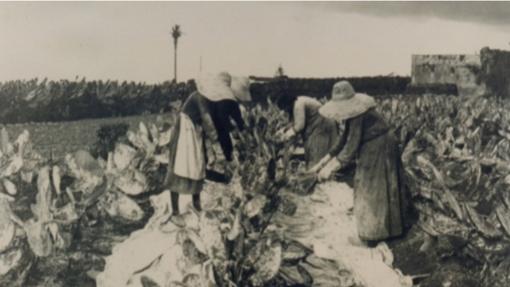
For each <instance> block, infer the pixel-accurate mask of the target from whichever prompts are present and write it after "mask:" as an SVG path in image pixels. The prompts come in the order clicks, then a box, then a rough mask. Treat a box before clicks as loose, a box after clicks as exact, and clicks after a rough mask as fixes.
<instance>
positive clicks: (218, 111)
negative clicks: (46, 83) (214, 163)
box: [164, 72, 251, 221]
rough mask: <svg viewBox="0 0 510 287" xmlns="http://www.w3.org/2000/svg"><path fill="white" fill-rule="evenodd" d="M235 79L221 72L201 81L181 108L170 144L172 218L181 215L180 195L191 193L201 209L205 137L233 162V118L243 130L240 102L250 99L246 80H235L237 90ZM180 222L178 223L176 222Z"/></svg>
mask: <svg viewBox="0 0 510 287" xmlns="http://www.w3.org/2000/svg"><path fill="white" fill-rule="evenodd" d="M231 83H232V77H231V76H230V75H229V74H228V73H225V72H223V73H220V74H218V75H215V76H214V77H209V78H205V79H201V80H199V81H198V83H197V89H198V91H196V92H193V93H192V94H191V95H190V96H189V97H188V98H187V99H186V101H185V102H184V104H183V106H182V107H181V110H180V113H179V118H178V119H177V122H176V124H175V126H174V130H173V132H172V138H171V140H170V143H169V164H168V168H167V175H166V178H165V183H164V185H165V187H166V188H167V189H169V190H170V194H171V203H172V215H173V217H175V215H178V214H179V195H180V194H191V195H192V204H193V207H194V208H195V209H196V210H197V211H200V210H201V204H200V192H201V190H202V187H203V184H204V180H205V175H206V165H207V162H206V161H207V159H206V151H205V138H206V137H207V138H208V139H209V140H211V141H212V142H213V143H215V142H218V143H219V144H220V145H221V147H222V151H223V153H224V154H225V158H226V159H227V160H229V161H231V160H232V144H231V142H230V133H229V131H230V128H231V127H230V126H227V123H228V124H230V118H233V119H234V121H235V122H236V124H237V126H238V128H240V129H243V128H244V123H243V120H242V118H241V112H240V110H239V103H238V101H247V100H250V99H251V97H250V94H249V89H248V88H249V81H248V79H247V78H242V79H236V85H235V86H234V89H232V88H231V87H230V86H231ZM177 221H178V220H177Z"/></svg>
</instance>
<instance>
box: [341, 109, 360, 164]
mask: <svg viewBox="0 0 510 287" xmlns="http://www.w3.org/2000/svg"><path fill="white" fill-rule="evenodd" d="M348 126H349V127H348V131H347V138H346V140H345V145H344V147H343V148H342V151H341V152H340V153H339V154H338V155H337V156H336V158H337V159H338V161H339V162H340V163H341V165H342V166H344V165H346V164H348V163H349V162H350V161H351V160H352V159H353V158H354V157H355V156H356V153H357V152H358V149H359V145H360V143H361V134H362V132H363V116H359V117H357V118H354V119H351V120H349V123H348Z"/></svg>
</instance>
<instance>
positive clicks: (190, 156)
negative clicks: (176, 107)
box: [174, 113, 205, 180]
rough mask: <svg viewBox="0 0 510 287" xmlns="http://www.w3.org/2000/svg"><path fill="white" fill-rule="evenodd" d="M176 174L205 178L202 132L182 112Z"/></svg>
mask: <svg viewBox="0 0 510 287" xmlns="http://www.w3.org/2000/svg"><path fill="white" fill-rule="evenodd" d="M174 174H176V175H178V176H181V177H185V178H189V179H193V180H202V179H204V178H205V158H204V149H203V145H202V134H201V133H199V132H198V131H197V129H196V128H195V125H194V124H193V122H192V121H191V119H190V118H189V117H188V115H186V114H185V113H180V131H179V138H178V140H177V150H176V154H175V162H174Z"/></svg>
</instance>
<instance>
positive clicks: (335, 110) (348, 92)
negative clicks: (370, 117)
mask: <svg viewBox="0 0 510 287" xmlns="http://www.w3.org/2000/svg"><path fill="white" fill-rule="evenodd" d="M331 94H332V95H331V100H329V101H328V102H327V103H326V104H324V105H323V106H322V107H321V108H320V109H319V113H320V114H321V115H323V116H325V117H328V118H332V119H334V120H337V121H343V120H347V119H350V118H354V117H357V116H359V115H361V114H363V113H364V112H366V111H368V110H369V109H371V108H373V107H375V106H376V102H375V100H374V98H372V97H370V96H368V95H365V94H358V93H356V92H355V91H354V88H353V87H352V86H351V84H350V83H349V82H347V81H340V82H337V83H336V84H335V85H334V86H333V91H332V93H331Z"/></svg>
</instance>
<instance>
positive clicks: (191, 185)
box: [164, 117, 204, 194]
mask: <svg viewBox="0 0 510 287" xmlns="http://www.w3.org/2000/svg"><path fill="white" fill-rule="evenodd" d="M180 128H181V120H180V117H177V121H176V123H175V125H174V127H173V130H172V138H171V139H170V142H169V143H168V146H169V161H168V167H167V174H166V177H165V181H164V187H165V188H167V189H169V190H170V191H172V192H178V193H181V194H196V193H199V192H200V191H201V190H202V187H203V185H204V180H203V179H202V180H193V179H190V178H185V177H182V176H179V175H176V174H175V173H174V166H175V155H176V153H177V143H178V140H179V133H180Z"/></svg>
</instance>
